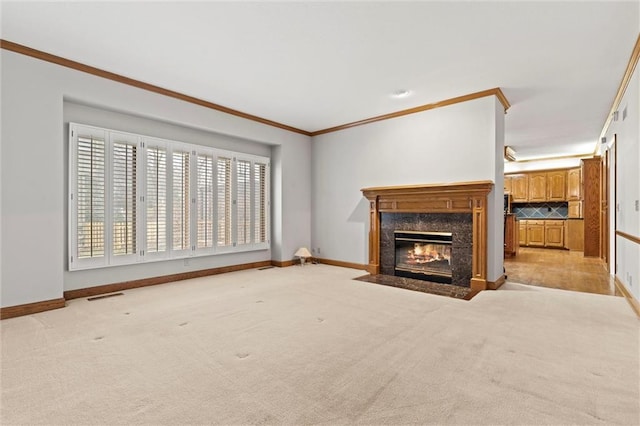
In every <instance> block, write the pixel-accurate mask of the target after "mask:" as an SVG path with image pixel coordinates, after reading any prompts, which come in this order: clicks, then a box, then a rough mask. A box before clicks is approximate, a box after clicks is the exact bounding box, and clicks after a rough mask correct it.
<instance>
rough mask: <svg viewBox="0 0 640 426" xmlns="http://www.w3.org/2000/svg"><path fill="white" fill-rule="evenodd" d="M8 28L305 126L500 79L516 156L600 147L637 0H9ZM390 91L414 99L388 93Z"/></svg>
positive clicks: (639, 13)
mask: <svg viewBox="0 0 640 426" xmlns="http://www.w3.org/2000/svg"><path fill="white" fill-rule="evenodd" d="M1 12H2V21H1V22H2V27H1V37H2V38H3V39H5V40H8V41H12V42H15V43H19V44H23V45H26V46H29V47H32V48H35V49H39V50H43V51H45V52H48V53H51V54H54V55H58V56H62V57H64V58H67V59H72V60H75V61H78V62H82V63H85V64H88V65H92V66H94V67H97V68H101V69H104V70H107V71H111V72H114V73H117V74H121V75H125V76H127V77H131V78H134V79H137V80H141V81H144V82H147V83H151V84H154V85H157V86H161V87H164V88H167V89H171V90H175V91H178V92H181V93H184V94H188V95H191V96H195V97H197V98H200V99H204V100H207V101H210V102H214V103H217V104H220V105H224V106H226V107H230V108H233V109H237V110H240V111H243V112H246V113H249V114H253V115H257V116H260V117H263V118H266V119H269V120H273V121H277V122H280V123H283V124H286V125H289V126H293V127H296V128H299V129H303V130H306V131H315V130H320V129H325V128H328V127H332V126H336V125H340V124H345V123H348V122H352V121H357V120H362V119H365V118H369V117H372V116H376V115H380V114H385V113H389V112H394V111H398V110H402V109H406V108H411V107H414V106H419V105H424V104H428V103H433V102H437V101H441V100H444V99H449V98H452V97H456V96H460V95H465V94H469V93H473V92H478V91H482V90H486V89H490V88H493V87H500V88H502V90H503V92H504V93H505V95H506V97H507V98H508V99H509V101H510V102H511V105H512V107H511V109H509V112H508V114H507V116H506V130H505V132H506V133H505V140H506V144H507V145H511V146H514V147H515V150H516V152H517V154H518V159H527V158H531V157H535V156H540V155H542V156H549V155H552V156H558V155H567V154H584V153H592V152H593V150H594V147H595V144H596V143H597V140H598V138H599V135H600V131H601V130H602V127H603V124H604V122H605V119H606V117H607V115H608V113H609V109H610V108H611V104H612V102H613V98H614V96H615V94H616V90H617V88H618V86H619V84H620V81H621V78H622V75H623V73H624V71H625V68H626V65H627V63H628V60H629V56H630V54H631V51H632V49H633V46H634V44H635V42H636V40H637V37H638V33H639V30H640V6H639V4H638V1H637V0H635V1H623V2H614V1H599V2H584V1H573V2H540V1H533V2H520V1H510V2H479V1H472V2H452V1H448V2H431V1H422V2H415V1H414V2H402V3H401V2H395V1H388V2H278V3H276V2H189V3H186V2H154V3H151V2H107V3H102V2H87V1H85V2H25V1H21V2H7V1H2V11H1ZM397 89H409V90H411V95H410V96H409V97H407V98H404V99H392V98H391V97H390V96H389V95H390V93H391V92H393V91H395V90H397Z"/></svg>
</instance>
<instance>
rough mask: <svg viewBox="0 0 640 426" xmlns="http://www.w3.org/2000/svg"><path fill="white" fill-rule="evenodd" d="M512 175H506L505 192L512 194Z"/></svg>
mask: <svg viewBox="0 0 640 426" xmlns="http://www.w3.org/2000/svg"><path fill="white" fill-rule="evenodd" d="M511 179H512V178H511V176H505V177H504V193H505V194H511Z"/></svg>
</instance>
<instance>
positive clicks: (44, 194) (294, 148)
mask: <svg viewBox="0 0 640 426" xmlns="http://www.w3.org/2000/svg"><path fill="white" fill-rule="evenodd" d="M0 55H1V57H0V58H1V66H2V80H1V83H2V93H1V96H2V97H1V101H2V112H1V114H2V115H1V120H2V130H1V137H2V140H1V151H2V157H1V171H0V173H1V177H0V184H1V201H0V206H1V210H0V221H1V223H0V227H1V230H0V232H1V234H0V235H1V236H2V240H1V242H0V246H1V248H0V250H1V253H2V258H1V262H2V263H1V266H2V270H1V272H0V277H1V280H2V281H1V282H2V289H1V291H0V298H1V300H0V306H3V307H6V306H15V305H19V304H24V303H32V302H38V301H43V300H49V299H55V298H59V297H62V293H63V290H65V289H72V288H83V287H91V286H94V285H101V284H107V283H111V282H119V281H123V280H131V279H138V278H146V277H151V276H157V275H166V274H171V273H178V272H185V271H190V270H197V269H204V268H212V267H218V266H226V265H232V264H240V263H246V262H252V261H259V260H269V259H271V258H273V259H275V260H288V259H291V258H292V257H293V252H294V251H295V248H297V247H298V246H301V245H309V243H310V215H311V210H310V203H311V200H310V195H309V187H310V185H311V176H310V168H311V163H310V154H311V148H310V138H309V137H307V136H304V135H300V134H296V133H292V132H288V131H285V130H282V129H278V128H275V127H271V126H266V125H263V124H260V123H257V122H253V121H249V120H245V119H242V118H240V117H235V116H231V115H228V114H224V113H221V112H219V111H215V110H211V109H208V108H203V107H199V106H197V105H193V104H189V103H186V102H182V101H179V100H176V99H172V98H169V97H166V96H162V95H158V94H155V93H151V92H147V91H144V90H141V89H137V88H134V87H131V86H127V85H123V84H119V83H116V82H113V81H109V80H106V79H102V78H99V77H96V76H93V75H89V74H85V73H81V72H78V71H75V70H72V69H69V68H64V67H61V66H58V65H54V64H50V63H46V62H43V61H40V60H37V59H33V58H30V57H27V56H23V55H20V54H17V53H13V52H9V51H6V50H2V51H1V53H0ZM65 100H67V101H69V100H70V101H73V103H74V104H83V105H94V106H97V107H98V108H100V109H106V110H112V111H116V112H117V113H122V114H127V115H133V116H140V117H143V118H148V119H151V120H154V121H156V122H161V123H165V124H166V123H171V124H172V125H173V126H169V125H166V126H161V127H163V131H177V132H181V134H189V135H199V137H203V138H204V137H206V135H205V134H206V133H208V134H210V135H212V138H213V139H215V140H214V141H213V142H212V144H213V145H215V146H217V144H219V143H221V144H230V145H229V146H227V145H225V147H231V146H232V145H233V141H234V139H242V140H244V141H242V142H240V141H238V146H242V147H243V149H245V148H247V147H251V148H247V149H250V150H254V149H255V150H258V151H260V150H262V151H264V152H269V151H270V152H271V154H272V171H273V176H272V183H273V186H272V195H273V200H275V201H276V202H273V203H272V225H273V235H272V250H271V253H269V252H268V251H262V252H251V253H242V254H234V255H225V256H211V257H205V258H198V259H192V261H191V262H190V265H189V266H188V267H187V266H184V263H183V261H182V260H180V261H170V262H161V263H145V264H140V265H129V266H125V267H111V268H106V269H104V270H95V271H82V273H81V274H79V275H73V274H75V272H74V273H68V272H66V261H65V259H66V253H65V247H66V236H67V231H66V226H67V216H66V196H67V192H66V191H67V189H66V188H67V180H66V175H67V172H66V169H65V165H66V162H67V156H68V152H67V148H66V147H67V141H66V140H65V124H64V121H65V115H64V114H65ZM67 105H70V104H69V103H67ZM68 108H69V106H67V109H68ZM69 111H70V110H69ZM67 118H68V117H67ZM134 122H137V123H138V124H140V123H143V122H144V123H149V122H148V121H145V120H144V119H142V118H141V119H140V120H132V121H131V122H128V121H127V122H124V123H123V125H132V124H131V123H134ZM110 127H116V128H119V127H117V126H110ZM171 129H173V130H171ZM122 130H127V129H122ZM159 136H162V135H159ZM238 150H239V151H242V149H238ZM276 168H277V170H275V169H276ZM34 170H35V171H36V172H35V173H34V172H33V171H34ZM276 232H277V234H276Z"/></svg>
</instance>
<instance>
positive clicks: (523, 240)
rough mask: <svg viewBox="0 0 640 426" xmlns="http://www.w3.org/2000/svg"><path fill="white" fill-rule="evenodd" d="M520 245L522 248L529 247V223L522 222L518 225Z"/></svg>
mask: <svg viewBox="0 0 640 426" xmlns="http://www.w3.org/2000/svg"><path fill="white" fill-rule="evenodd" d="M518 244H519V245H521V246H526V245H527V221H526V220H520V221H519V225H518Z"/></svg>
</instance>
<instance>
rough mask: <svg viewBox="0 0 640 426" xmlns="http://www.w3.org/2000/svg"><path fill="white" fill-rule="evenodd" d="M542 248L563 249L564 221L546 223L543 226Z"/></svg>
mask: <svg viewBox="0 0 640 426" xmlns="http://www.w3.org/2000/svg"><path fill="white" fill-rule="evenodd" d="M544 246H545V247H560V248H563V247H564V221H562V220H554V221H546V223H545V225H544Z"/></svg>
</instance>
